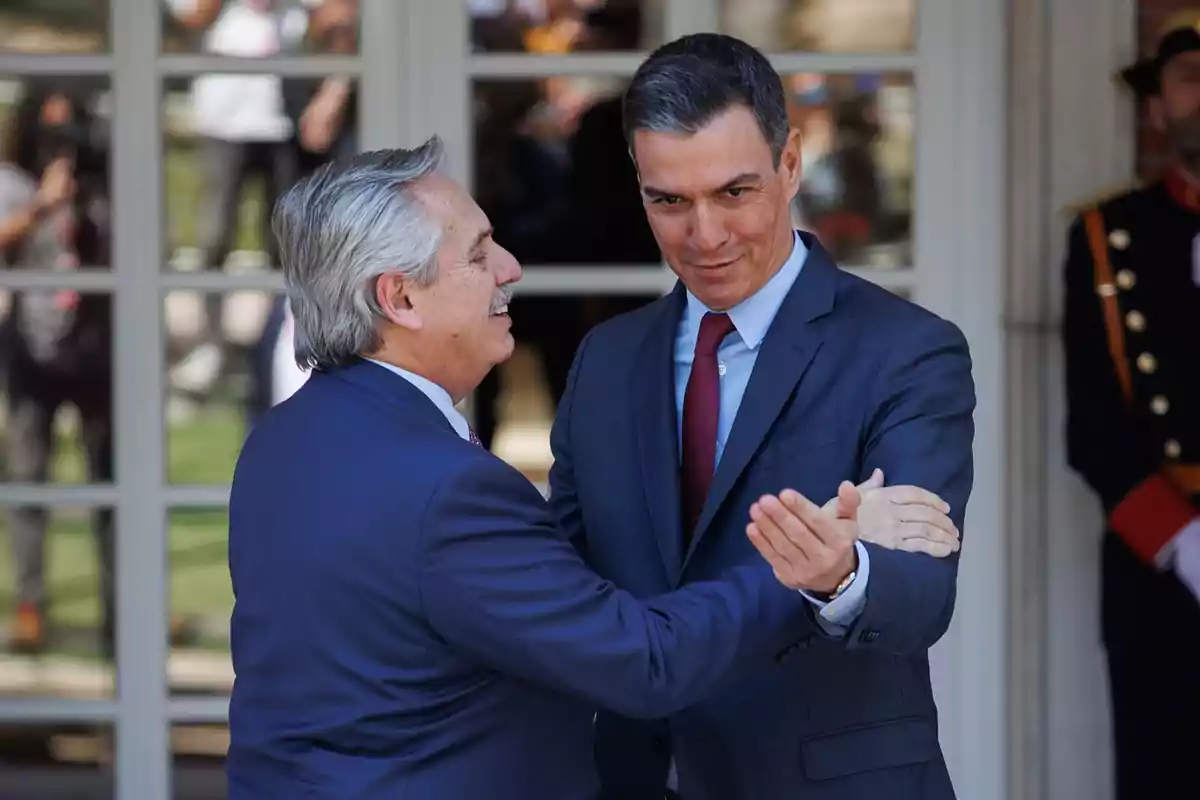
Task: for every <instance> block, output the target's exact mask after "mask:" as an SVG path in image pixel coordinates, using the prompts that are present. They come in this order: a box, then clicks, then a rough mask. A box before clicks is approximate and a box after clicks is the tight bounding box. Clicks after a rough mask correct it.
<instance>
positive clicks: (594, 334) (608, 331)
mask: <svg viewBox="0 0 1200 800" xmlns="http://www.w3.org/2000/svg"><path fill="white" fill-rule="evenodd" d="M672 302H673V298H672V296H671V295H665V296H663V297H659V298H657V299H655V300H651V301H650V302H649V303H646V304H645V305H644V306H639V307H638V308H635V309H633V310H632V311H624V312H622V313H620V314H617V315H616V316H613V317H609V318H608V319H606V320H604V321H603V322H601V323H599V324H598V325H596V326H595V327H594V328H592V329H591V331H589V332H588V335H587V340H588V341H589V343H594V344H595V346H596V347H599V348H600V349H602V350H606V351H607V350H609V349H612V348H618V349H619V348H622V347H628V348H636V347H638V346H639V344H640V343H641V341H642V340H643V338H644V337H645V335H646V334H647V333H648V332H649V331H650V328H651V326H652V325H653V324H654V322H655V321H656V320H658V319H659V317H660V315H661V314H662V313H663V311H664V310H665V309H664V306H666V305H669V304H670V303H672Z"/></svg>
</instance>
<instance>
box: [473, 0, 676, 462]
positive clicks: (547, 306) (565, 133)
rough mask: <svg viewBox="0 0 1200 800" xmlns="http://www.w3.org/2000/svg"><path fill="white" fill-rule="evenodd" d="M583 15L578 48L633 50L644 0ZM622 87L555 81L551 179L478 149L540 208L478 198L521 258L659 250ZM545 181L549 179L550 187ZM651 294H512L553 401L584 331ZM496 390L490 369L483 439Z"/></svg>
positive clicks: (481, 400) (491, 424)
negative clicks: (515, 211)
mask: <svg viewBox="0 0 1200 800" xmlns="http://www.w3.org/2000/svg"><path fill="white" fill-rule="evenodd" d="M579 19H580V20H581V21H582V22H583V23H584V28H583V29H582V30H581V31H580V33H579V35H578V36H577V37H576V38H575V39H573V46H574V47H575V48H576V49H577V51H578V52H604V51H615V50H633V49H636V48H637V46H638V43H639V42H640V40H641V35H642V9H641V7H640V6H639V5H638V4H636V3H633V2H630V0H609V2H608V3H606V4H603V5H601V6H600V7H597V8H595V9H592V10H590V11H587V12H586V13H581V14H580V16H579ZM622 88H623V87H622V86H621V85H620V84H615V85H606V84H603V83H600V84H592V85H587V84H580V83H575V84H574V85H572V81H570V80H568V79H562V80H561V81H560V83H559V85H558V89H557V94H556V95H554V96H555V97H556V98H557V99H558V101H559V102H560V103H562V102H563V101H568V100H569V101H571V102H569V103H566V104H564V105H558V106H554V107H553V111H552V113H550V114H544V115H543V117H542V121H543V124H545V125H546V126H547V127H549V126H554V127H555V129H556V130H555V133H554V135H553V137H551V136H548V135H547V136H545V137H544V138H545V139H546V140H547V141H548V142H549V143H550V144H548V146H550V147H553V148H554V149H555V150H556V151H558V153H559V155H558V157H557V163H558V164H561V167H556V168H555V171H554V173H553V175H552V178H550V179H547V180H543V181H540V182H539V181H538V180H537V174H539V173H538V170H537V168H536V162H534V161H533V160H532V159H530V158H523V157H520V156H519V155H514V156H513V157H511V158H498V156H497V155H496V154H494V153H493V154H490V155H489V154H487V153H484V154H481V158H482V159H485V160H486V159H490V160H493V161H495V162H498V163H496V164H495V169H494V170H493V171H491V172H489V173H486V174H484V175H483V176H482V177H484V178H488V177H492V178H495V177H496V175H497V174H500V175H502V176H503V178H502V179H503V180H506V181H507V182H508V184H507V185H516V186H517V187H522V186H523V187H525V188H523V189H520V188H518V189H516V190H514V191H513V195H515V196H517V197H521V196H525V197H536V198H537V202H538V203H539V205H538V207H537V211H536V213H531V214H528V215H525V216H523V217H522V218H521V219H520V221H519V223H518V222H515V221H514V222H513V224H507V222H508V220H510V219H512V216H513V215H512V214H511V209H512V208H513V205H512V204H511V203H505V201H504V199H497V198H496V197H495V196H494V195H490V194H487V195H485V196H484V197H483V198H481V201H480V203H481V205H483V207H484V208H485V210H487V211H488V214H489V216H493V217H494V218H496V219H498V220H500V222H499V223H498V224H497V226H496V231H497V233H496V237H497V240H498V241H500V242H502V243H503V244H504V246H505V247H507V248H509V249H510V250H511V251H512V252H513V254H514V255H515V256H516V257H517V259H518V260H519V261H521V262H522V263H525V264H531V265H532V264H554V265H559V266H571V265H578V266H596V265H607V264H617V265H633V264H655V263H658V262H659V261H660V260H661V254H660V253H659V250H658V245H657V244H656V243H655V241H654V236H653V234H652V233H651V232H650V228H649V226H648V225H647V223H646V215H645V213H644V212H643V210H642V203H641V199H640V198H639V195H638V184H637V172H636V170H635V169H634V167H633V163H632V162H631V161H630V159H629V149H628V147H627V146H626V144H625V135H624V133H623V131H622V129H621V95H620V91H621V89H622ZM571 89H574V90H575V91H574V93H572V92H571V91H570V90H571ZM507 124H508V127H509V129H510V130H517V131H520V130H522V128H521V127H520V124H519V123H516V122H512V121H509V122H508V123H507ZM494 127H499V125H496V126H494ZM543 163H545V162H543ZM540 174H542V175H545V172H544V171H543V172H541V173H540ZM547 185H549V186H552V187H553V188H552V189H551V190H549V191H548V190H547V188H546V187H547ZM548 195H549V198H548ZM547 199H549V202H547ZM650 299H652V297H643V296H636V295H633V296H631V295H599V294H594V295H589V296H586V297H581V296H579V295H552V296H542V295H532V296H520V295H518V296H517V297H516V298H514V299H513V308H514V316H513V336H514V337H516V339H517V341H518V342H519V343H521V344H523V345H529V346H532V347H534V348H536V350H537V352H538V354H539V355H540V356H541V362H542V367H543V371H544V374H545V378H546V383H547V388H548V389H549V393H550V400H551V402H552V404H553V403H557V402H558V400H559V398H561V397H562V394H563V392H564V391H565V389H566V382H567V373H568V371H569V370H570V366H571V359H572V358H573V356H574V354H575V351H576V349H578V347H579V343H580V341H582V339H583V337H584V335H585V334H586V333H587V331H588V330H590V329H591V328H592V327H593V326H594V325H596V324H598V323H599V322H601V321H603V320H605V319H607V318H609V317H611V316H613V315H614V314H618V313H621V312H623V311H628V310H630V309H632V308H636V307H637V306H639V305H643V304H644V303H646V302H647V301H648V300H650ZM499 395H500V375H499V371H498V370H495V371H493V372H492V373H490V374H489V375H488V376H487V378H485V379H484V381H483V382H482V383H481V384H480V386H479V390H478V392H476V394H475V406H474V410H475V426H476V429H477V430H478V432H479V438H480V440H481V441H483V442H484V444H485V446H490V445H491V442H492V437H493V435H494V432H495V430H496V427H497V421H498V416H499V413H498V402H499Z"/></svg>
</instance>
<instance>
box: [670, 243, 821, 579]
mask: <svg viewBox="0 0 1200 800" xmlns="http://www.w3.org/2000/svg"><path fill="white" fill-rule="evenodd" d="M800 236H801V239H802V241H803V242H804V245H805V247H807V248H808V257H807V259H806V260H805V263H804V269H803V270H801V272H800V275H799V277H798V278H796V282H795V283H794V284H793V285H792V288H791V290H790V291H789V292H788V294H787V297H785V298H784V301H783V303H782V304H781V305H780V307H779V311H778V313H777V314H776V315H775V320H774V321H773V322H772V323H771V326H770V328H768V330H767V335H766V336H765V337H764V338H763V341H762V344H761V345H759V347H760V350H759V353H758V358H757V359H756V360H755V362H754V372H752V373H751V375H750V382H749V384H748V385H747V386H746V393H745V394H744V395H743V396H742V402H741V405H740V406H739V407H738V412H737V417H735V418H734V421H733V427H732V428H731V430H730V431H729V439H728V441H726V443H725V450H724V452H723V453H722V455H721V460H720V462H719V463H718V464H717V471H716V474H715V475H714V476H713V482H712V486H711V487H710V488H709V491H708V497H707V498H706V500H705V502H704V508H703V509H702V510H701V512H700V521H699V522H698V523H697V525H696V531H695V533H694V534H693V536H692V544H691V547H690V548H689V550H688V552H687V554H686V556H685V558H684V563H683V567H686V566H687V560H688V559H689V558H690V557H691V555H692V553H694V552H695V551H696V546H697V545H698V544H699V543H700V540H701V539H702V538H703V537H704V535H705V533H706V531H707V530H708V527H709V525H711V524H712V521H713V517H715V516H716V513H717V511H718V510H719V509H720V507H721V504H722V503H724V502H725V500H726V498H727V497H728V496H729V493H730V491H732V489H733V487H734V485H735V484H736V483H737V480H738V478H740V477H741V475H742V472H743V471H745V469H746V466H747V465H748V464H749V463H750V460H751V459H752V458H753V457H754V454H755V453H757V452H758V450H759V448H760V447H761V446H762V443H763V441H764V440H765V439H766V438H767V434H768V433H769V432H770V430H771V427H772V426H773V425H774V424H775V420H776V419H778V418H779V415H780V414H781V413H782V412H783V409H784V408H785V406H786V405H787V403H788V400H789V399H790V398H791V397H792V395H793V394H794V393H795V391H796V387H797V386H799V384H800V381H801V379H802V378H803V377H804V373H805V372H806V371H807V370H808V366H809V364H811V363H812V360H813V357H814V356H816V354H817V351H818V350H819V349H820V348H821V344H822V340H823V332H822V327H823V326H822V325H820V324H819V323H818V322H817V320H818V319H820V318H821V317H823V316H825V315H826V314H828V313H829V312H830V311H831V310H832V309H833V301H834V295H835V293H836V290H837V266H836V265H835V264H834V263H833V261H832V259H831V258H830V257H829V254H828V253H827V252H826V251H825V249H824V248H822V247H821V246H820V245H819V244H818V243H817V242H816V240H815V239H814V238H812V237H811V236H809V235H808V234H803V233H802V234H801V235H800Z"/></svg>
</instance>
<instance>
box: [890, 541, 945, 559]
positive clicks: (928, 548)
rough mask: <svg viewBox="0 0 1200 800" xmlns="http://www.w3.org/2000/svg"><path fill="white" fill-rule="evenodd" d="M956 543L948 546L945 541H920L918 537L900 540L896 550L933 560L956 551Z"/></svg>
mask: <svg viewBox="0 0 1200 800" xmlns="http://www.w3.org/2000/svg"><path fill="white" fill-rule="evenodd" d="M957 544H958V543H957V542H955V543H954V544H950V543H948V542H946V541H942V540H938V541H935V540H933V539H922V538H920V537H916V536H914V537H912V538H909V539H904V540H902V541H901V542H900V543H899V544H897V545H896V548H895V549H897V550H903V551H905V552H908V553H924V554H925V555H928V556H933V557H934V558H945V557H946V556H948V555H950V554H951V553H954V552H956V551H957V550H958V546H957Z"/></svg>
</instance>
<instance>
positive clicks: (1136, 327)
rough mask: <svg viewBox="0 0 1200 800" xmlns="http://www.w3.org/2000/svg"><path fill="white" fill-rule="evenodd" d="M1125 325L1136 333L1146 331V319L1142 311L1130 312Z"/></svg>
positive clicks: (1126, 316)
mask: <svg viewBox="0 0 1200 800" xmlns="http://www.w3.org/2000/svg"><path fill="white" fill-rule="evenodd" d="M1125 325H1126V326H1127V327H1128V328H1129V330H1131V331H1133V332H1134V333H1141V332H1142V331H1144V330H1146V318H1145V317H1144V316H1142V312H1140V311H1130V312H1129V313H1128V314H1126V315H1125Z"/></svg>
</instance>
